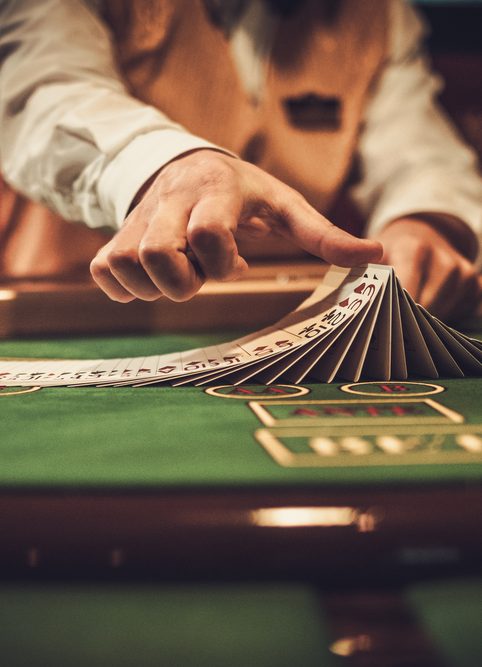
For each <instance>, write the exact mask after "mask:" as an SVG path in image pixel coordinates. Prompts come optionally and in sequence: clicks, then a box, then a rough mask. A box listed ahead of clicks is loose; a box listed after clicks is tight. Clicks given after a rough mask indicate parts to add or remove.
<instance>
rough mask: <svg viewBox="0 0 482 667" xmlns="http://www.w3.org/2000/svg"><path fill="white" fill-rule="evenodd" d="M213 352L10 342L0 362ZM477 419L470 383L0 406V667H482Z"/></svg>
mask: <svg viewBox="0 0 482 667" xmlns="http://www.w3.org/2000/svg"><path fill="white" fill-rule="evenodd" d="M467 326H468V328H469V329H470V330H471V331H470V333H471V334H472V335H479V336H480V331H481V330H482V327H481V326H480V322H479V321H476V320H473V321H472V322H469V323H468V325H467ZM37 336H38V334H37ZM232 338H233V331H226V332H223V331H221V330H219V331H215V332H212V333H184V334H174V333H169V332H165V333H157V334H152V333H151V334H147V335H146V334H143V335H132V334H130V335H126V334H124V335H122V336H112V335H106V334H103V335H96V336H90V337H75V336H74V337H72V336H69V337H66V336H64V337H63V338H62V337H60V338H59V337H56V338H46V337H44V338H41V337H36V338H32V337H30V338H17V339H16V340H8V339H6V340H3V341H1V342H0V357H15V358H29V357H32V356H35V357H41V358H45V359H51V358H55V359H62V358H93V357H97V358H98V357H105V358H107V357H118V356H131V355H140V354H142V355H150V354H154V353H161V352H168V351H171V350H180V349H189V348H193V347H198V346H205V345H207V344H210V343H214V342H218V341H223V340H228V339H232ZM481 398H482V381H481V380H480V379H471V378H465V379H451V380H447V379H444V378H439V379H437V380H429V379H427V378H416V379H411V380H410V382H396V381H395V382H376V381H372V382H365V383H336V384H331V385H326V384H309V383H308V384H305V385H303V386H301V387H296V386H292V385H273V386H271V387H268V388H266V387H262V386H257V385H241V386H239V387H229V386H222V385H216V386H211V387H207V388H195V387H178V388H172V387H166V386H149V387H138V388H133V387H123V388H95V387H85V388H75V389H73V388H44V389H39V390H32V389H29V390H26V389H22V388H8V389H7V388H5V389H3V390H1V391H0V411H1V417H2V419H1V424H2V436H1V438H0V460H1V462H2V465H1V466H0V537H1V542H0V563H1V567H2V570H1V571H2V574H3V577H2V578H3V582H2V583H1V585H0V613H2V615H3V618H2V619H1V627H2V631H1V632H0V659H1V656H6V657H8V661H6V664H9V665H12V667H14V666H15V665H27V664H32V661H33V656H37V658H38V660H37V664H45V665H47V664H48V665H56V664H58V665H63V666H66V665H77V664H91V665H97V664H99V665H100V664H120V665H124V664H125V665H128V664H133V663H134V662H135V656H137V657H138V661H137V664H143V665H150V664H176V665H177V664H179V665H186V666H187V667H189V666H190V665H191V664H193V665H194V664H195V665H200V666H201V667H202V666H203V665H211V666H215V665H218V664H219V665H221V664H222V665H226V664H229V665H237V664H239V665H242V664H243V665H244V664H253V665H258V664H259V665H267V666H270V665H277V666H282V665H284V664H286V665H288V664H290V665H291V664H293V663H294V662H296V660H297V661H298V663H299V664H303V665H306V666H309V665H319V664H322V665H328V666H329V665H337V664H370V665H378V664H379V665H384V667H387V666H390V665H399V664H410V665H423V666H424V667H427V666H431V665H443V664H445V665H447V664H449V665H457V667H459V666H463V667H464V666H465V665H475V664H479V662H480V655H481V651H480V645H479V643H478V641H477V639H476V637H478V636H479V635H480V630H481V628H480V617H481V614H480V611H481V610H480V595H479V593H480V592H481V590H482V589H481V583H480V581H481V580H480V578H479V577H480V574H481V573H480V569H481V568H480V564H481V562H482V561H481V556H482V545H481V541H480V517H481V509H482V502H481V500H482V491H481V487H480V479H481V476H482V420H481V417H482V414H481ZM452 609H456V612H455V613H456V614H457V619H459V620H458V621H457V624H456V625H454V623H453V616H452V611H451V610H452ZM462 613H463V614H465V615H464V616H463V618H462ZM463 619H465V620H463ZM160 627H161V628H162V631H160V630H159V628H160ZM52 638H54V639H52ZM183 640H185V643H183ZM400 656H404V659H406V662H405V663H400V662H397V660H399V659H400ZM454 656H456V658H455V657H454ZM363 660H367V661H368V662H362V661H363ZM409 661H410V662H409ZM477 661H479V662H477Z"/></svg>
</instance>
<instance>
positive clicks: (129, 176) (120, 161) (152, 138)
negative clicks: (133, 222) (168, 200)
mask: <svg viewBox="0 0 482 667" xmlns="http://www.w3.org/2000/svg"><path fill="white" fill-rule="evenodd" d="M199 148H209V149H212V150H217V151H221V152H223V153H226V154H227V155H230V156H232V157H237V156H236V155H235V154H234V153H232V152H230V151H228V150H226V149H224V148H221V147H219V146H216V145H215V144H212V143H210V142H209V141H206V140H205V139H201V138H200V137H196V136H194V135H192V134H189V133H188V132H183V131H182V130H171V129H169V130H154V131H152V132H146V133H145V134H142V135H140V136H138V137H136V138H135V139H134V140H133V141H131V142H130V143H129V144H128V145H127V146H126V147H125V148H123V149H122V150H121V151H120V152H119V153H118V154H117V155H116V157H115V158H114V159H113V160H112V161H111V162H110V163H109V164H108V166H107V167H106V168H105V170H104V172H103V174H102V176H101V177H100V179H99V183H98V196H99V203H100V207H101V209H102V211H103V214H104V216H105V224H106V225H107V226H109V227H114V228H115V229H120V227H122V225H123V223H124V220H125V218H126V216H127V212H128V211H129V207H130V205H131V203H132V201H133V199H134V197H135V196H136V194H137V193H138V192H139V190H140V189H141V187H142V186H143V185H144V183H145V182H146V181H147V180H149V178H150V177H151V176H152V175H153V174H155V173H156V171H158V170H159V169H161V167H164V166H165V165H166V164H167V163H168V162H171V160H174V158H176V157H179V156H180V155H182V154H183V153H188V152H189V151H192V150H196V149H199Z"/></svg>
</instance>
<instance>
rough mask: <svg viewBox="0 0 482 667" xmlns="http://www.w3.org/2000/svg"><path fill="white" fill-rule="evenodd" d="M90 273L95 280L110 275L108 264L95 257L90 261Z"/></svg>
mask: <svg viewBox="0 0 482 667" xmlns="http://www.w3.org/2000/svg"><path fill="white" fill-rule="evenodd" d="M90 273H91V275H92V277H93V278H94V280H96V281H97V280H102V279H104V278H107V277H108V276H110V275H111V273H110V270H109V267H108V265H107V264H106V263H105V262H103V261H102V260H100V259H98V258H97V257H95V258H94V259H93V260H92V261H91V263H90Z"/></svg>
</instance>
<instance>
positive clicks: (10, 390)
mask: <svg viewBox="0 0 482 667" xmlns="http://www.w3.org/2000/svg"><path fill="white" fill-rule="evenodd" d="M39 389H42V387H2V386H0V398H2V397H7V396H17V395H18V394H31V393H32V392H33V391H38V390H39Z"/></svg>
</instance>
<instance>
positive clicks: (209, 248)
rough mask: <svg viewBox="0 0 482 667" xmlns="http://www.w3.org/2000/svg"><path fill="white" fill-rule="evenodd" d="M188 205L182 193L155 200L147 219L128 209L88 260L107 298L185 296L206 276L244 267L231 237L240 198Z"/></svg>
mask: <svg viewBox="0 0 482 667" xmlns="http://www.w3.org/2000/svg"><path fill="white" fill-rule="evenodd" d="M191 206H192V204H191V202H190V201H188V200H187V199H184V198H178V199H176V198H174V197H173V198H171V199H170V200H169V201H168V202H159V203H158V205H157V207H155V208H152V207H150V210H149V213H150V220H149V221H148V222H146V221H145V220H144V217H143V215H140V214H139V211H138V210H134V211H133V213H132V214H131V216H130V217H129V219H128V221H127V223H126V225H125V226H124V227H123V228H122V229H121V230H120V231H119V232H118V233H117V234H116V236H115V237H114V238H113V239H112V240H111V241H110V242H109V243H108V244H107V245H106V246H104V247H103V248H102V249H101V251H100V252H99V253H98V255H97V257H96V258H95V259H94V260H93V262H92V264H91V273H92V276H93V277H94V280H95V281H96V282H97V284H98V285H99V286H100V287H101V289H102V290H103V291H104V292H105V293H106V294H107V295H108V296H109V297H110V298H111V299H113V300H115V301H121V302H123V303H126V302H128V301H132V299H134V298H139V299H143V300H144V301H152V300H154V299H158V298H159V297H160V296H162V294H165V295H166V296H167V297H168V298H170V299H172V300H173V301H185V300H187V299H190V298H191V297H192V296H194V294H196V293H197V292H198V291H199V289H200V287H201V286H202V284H203V283H204V280H205V277H208V278H213V279H217V280H228V279H235V278H237V277H239V275H240V274H241V273H242V272H244V271H245V270H246V268H247V264H246V262H245V260H244V259H243V258H241V257H239V255H238V250H237V246H236V243H235V240H234V236H233V231H234V230H235V228H236V225H237V217H238V214H239V208H240V205H239V203H236V202H234V203H233V200H232V198H229V197H224V198H216V197H206V198H204V199H202V200H201V201H200V202H199V203H198V204H197V205H195V206H194V208H192V210H191Z"/></svg>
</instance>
